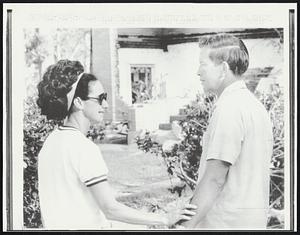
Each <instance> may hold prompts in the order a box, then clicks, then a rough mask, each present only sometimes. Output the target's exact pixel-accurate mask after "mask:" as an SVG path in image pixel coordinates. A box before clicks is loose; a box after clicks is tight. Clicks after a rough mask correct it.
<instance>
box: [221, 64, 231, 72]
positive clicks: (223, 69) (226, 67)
mask: <svg viewBox="0 0 300 235" xmlns="http://www.w3.org/2000/svg"><path fill="white" fill-rule="evenodd" d="M229 70H230V68H229V65H228V63H227V62H226V61H223V62H222V72H223V73H224V74H227V73H228V71H229Z"/></svg>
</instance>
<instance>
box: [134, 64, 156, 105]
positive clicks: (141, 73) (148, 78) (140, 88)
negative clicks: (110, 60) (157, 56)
mask: <svg viewBox="0 0 300 235" xmlns="http://www.w3.org/2000/svg"><path fill="white" fill-rule="evenodd" d="M130 73H131V91H132V104H135V103H145V102H146V101H147V100H150V99H152V87H153V84H152V73H153V66H151V65H132V66H131V67H130Z"/></svg>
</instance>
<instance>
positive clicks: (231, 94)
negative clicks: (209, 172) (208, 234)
mask: <svg viewBox="0 0 300 235" xmlns="http://www.w3.org/2000/svg"><path fill="white" fill-rule="evenodd" d="M272 148H273V136H272V124H271V121H270V118H269V115H268V113H267V111H266V109H265V107H264V106H263V105H262V104H261V103H260V101H259V100H258V99H257V98H256V97H255V96H254V95H253V94H252V93H251V92H250V91H249V90H248V89H247V87H246V84H245V82H244V81H237V82H234V83H233V84H231V85H230V86H228V87H227V88H225V89H224V91H223V93H222V94H221V95H220V97H219V99H218V100H217V102H216V104H215V109H214V111H213V113H212V116H211V118H210V120H209V125H208V128H207V131H206V133H205V134H204V136H203V153H202V156H201V162H200V169H199V179H198V180H200V179H201V177H202V176H203V173H204V170H205V166H206V161H207V160H210V159H218V160H222V161H225V162H228V163H230V167H229V172H228V175H227V179H226V183H225V186H224V189H223V191H222V192H221V195H220V196H219V197H218V199H217V200H216V202H215V204H214V205H213V207H212V209H211V210H210V211H209V212H208V214H207V216H206V217H205V218H204V219H203V220H202V221H200V223H199V224H198V227H199V228H214V229H224V228H225V229H245V228H246V229H247V228H252V229H256V228H259V229H265V228H266V224H267V210H268V207H269V183H270V181H269V180H270V162H271V156H272Z"/></svg>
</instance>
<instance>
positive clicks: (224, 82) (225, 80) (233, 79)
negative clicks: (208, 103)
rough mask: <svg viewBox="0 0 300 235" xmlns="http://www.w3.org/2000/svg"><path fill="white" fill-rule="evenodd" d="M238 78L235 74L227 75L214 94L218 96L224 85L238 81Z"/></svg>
mask: <svg viewBox="0 0 300 235" xmlns="http://www.w3.org/2000/svg"><path fill="white" fill-rule="evenodd" d="M239 80H240V78H239V77H237V76H233V75H232V76H229V77H227V78H226V79H224V81H223V83H222V84H221V86H220V87H219V89H218V90H217V91H216V95H217V96H218V97H220V95H221V94H222V93H223V91H224V90H225V88H226V87H228V86H230V85H231V84H232V83H234V82H236V81H239Z"/></svg>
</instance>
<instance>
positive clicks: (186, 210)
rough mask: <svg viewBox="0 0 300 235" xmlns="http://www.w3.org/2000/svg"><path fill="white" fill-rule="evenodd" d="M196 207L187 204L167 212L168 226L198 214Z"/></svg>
mask: <svg viewBox="0 0 300 235" xmlns="http://www.w3.org/2000/svg"><path fill="white" fill-rule="evenodd" d="M196 209H197V206H196V205H192V204H186V205H184V206H181V207H180V208H175V209H174V210H172V211H169V212H168V214H167V219H168V226H172V225H175V224H176V223H177V222H178V221H187V220H190V219H191V218H192V217H193V216H194V215H196V212H195V210H196Z"/></svg>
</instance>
